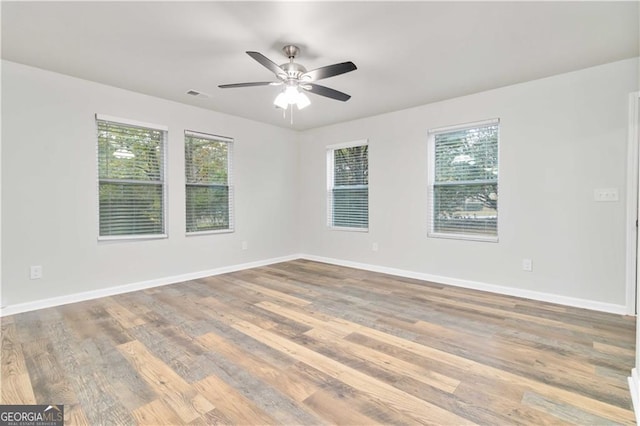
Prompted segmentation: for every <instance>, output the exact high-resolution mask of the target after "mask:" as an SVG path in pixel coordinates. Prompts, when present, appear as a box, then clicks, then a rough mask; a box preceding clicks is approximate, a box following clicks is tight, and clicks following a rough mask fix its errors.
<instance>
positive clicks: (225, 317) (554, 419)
mask: <svg viewBox="0 0 640 426" xmlns="http://www.w3.org/2000/svg"><path fill="white" fill-rule="evenodd" d="M634 342H635V320H634V319H633V318H631V317H622V316H617V315H611V314H605V313H601V312H592V311H587V310H582V309H577V308H569V307H564V306H558V305H553V304H548V303H542V302H534V301H530V300H525V299H518V298H514V297H507V296H500V295H495V294H488V293H483V292H479V291H471V290H465V289H460V288H455V287H447V286H443V285H438V284H433V283H425V282H421V281H418V280H412V279H406V278H399V277H393V276H389V275H384V274H378V273H372V272H366V271H361V270H356V269H349V268H343V267H337V266H330V265H326V264H321V263H316V262H310V261H304V260H297V261H292V262H286V263H281V264H276V265H271V266H267V267H261V268H256V269H252V270H246V271H241V272H234V273H230V274H225V275H219V276H215V277H210V278H206V279H200V280H194V281H189V282H185V283H180V284H175V285H171V286H165V287H160V288H155V289H150V290H145V291H139V292H134V293H128V294H123V295H118V296H113V297H108V298H104V299H99V300H94V301H88V302H82V303H76V304H72V305H66V306H61V307H57V308H50V309H45V310H40V311H36V312H29V313H24V314H19V315H14V316H10V317H5V318H2V368H1V371H0V373H1V376H0V379H1V383H0V384H1V386H2V390H1V402H2V403H3V404H35V403H39V404H49V403H55V404H64V405H65V418H66V422H65V424H66V425H73V424H92V425H106V424H147V425H161V424H218V423H222V424H251V425H254V424H285V425H292V424H305V425H308V424H314V425H315V424H327V423H333V424H350V425H365V424H367V425H368V424H436V425H459V424H474V423H475V424H485V425H502V424H505V425H506V424H535V425H542V424H554V425H555V424H581V425H586V424H634V423H635V421H634V414H633V411H632V405H631V400H630V394H629V390H628V387H627V380H626V377H627V376H628V375H629V373H630V371H631V368H633V366H634Z"/></svg>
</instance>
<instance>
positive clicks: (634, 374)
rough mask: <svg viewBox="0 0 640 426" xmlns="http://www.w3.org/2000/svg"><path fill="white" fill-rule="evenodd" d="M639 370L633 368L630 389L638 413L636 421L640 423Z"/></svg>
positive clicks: (634, 410)
mask: <svg viewBox="0 0 640 426" xmlns="http://www.w3.org/2000/svg"><path fill="white" fill-rule="evenodd" d="M639 383H640V382H638V370H636V369H635V368H634V369H632V370H631V377H629V391H630V392H631V401H633V412H634V413H635V414H636V423H637V424H639V425H640V405H638V404H640V399H639V398H640V394H638V384H639Z"/></svg>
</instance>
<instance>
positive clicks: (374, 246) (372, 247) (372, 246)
mask: <svg viewBox="0 0 640 426" xmlns="http://www.w3.org/2000/svg"><path fill="white" fill-rule="evenodd" d="M371 250H373V251H378V243H373V244H371Z"/></svg>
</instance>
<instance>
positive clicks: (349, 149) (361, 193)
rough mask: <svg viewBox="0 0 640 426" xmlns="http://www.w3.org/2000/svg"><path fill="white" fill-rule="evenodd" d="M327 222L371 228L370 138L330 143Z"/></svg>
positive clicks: (329, 224)
mask: <svg viewBox="0 0 640 426" xmlns="http://www.w3.org/2000/svg"><path fill="white" fill-rule="evenodd" d="M327 224H328V226H329V227H331V228H338V229H347V230H354V231H367V230H368V228H369V150H368V144H367V141H366V140H365V141H358V142H352V143H349V144H341V145H332V146H329V147H327Z"/></svg>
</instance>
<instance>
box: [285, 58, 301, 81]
mask: <svg viewBox="0 0 640 426" xmlns="http://www.w3.org/2000/svg"><path fill="white" fill-rule="evenodd" d="M280 68H282V69H283V70H284V71H285V72H286V73H287V77H288V78H289V79H293V80H298V79H299V78H300V76H301V75H302V74H304V73H306V72H307V69H306V68H305V67H303V66H302V65H300V64H296V63H295V62H287V63H286V64H282V65H280Z"/></svg>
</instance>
